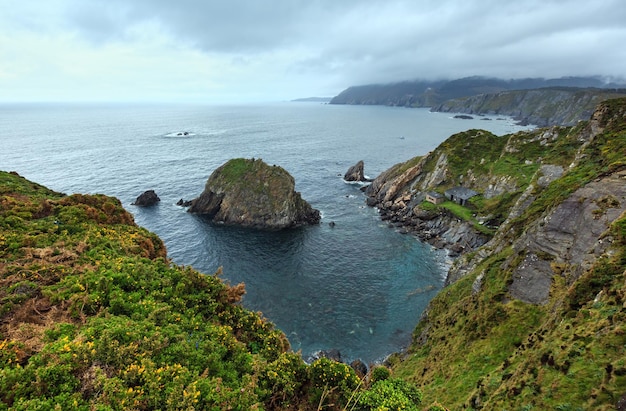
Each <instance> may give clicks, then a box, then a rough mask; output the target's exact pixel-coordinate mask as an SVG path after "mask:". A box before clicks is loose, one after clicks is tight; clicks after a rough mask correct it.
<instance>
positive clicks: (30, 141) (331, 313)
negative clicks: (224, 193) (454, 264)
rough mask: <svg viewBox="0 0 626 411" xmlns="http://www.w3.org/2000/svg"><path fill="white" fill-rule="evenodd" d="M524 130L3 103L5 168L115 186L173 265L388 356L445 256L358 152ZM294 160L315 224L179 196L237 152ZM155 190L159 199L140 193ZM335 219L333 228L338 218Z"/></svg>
mask: <svg viewBox="0 0 626 411" xmlns="http://www.w3.org/2000/svg"><path fill="white" fill-rule="evenodd" d="M470 128H483V129H487V130H490V131H492V132H494V133H496V134H498V135H503V134H506V133H511V132H515V131H518V130H520V129H521V127H519V126H516V125H515V124H514V123H513V122H512V121H511V120H510V119H492V120H491V121H485V119H484V118H477V119H474V120H461V119H455V118H453V116H451V115H450V114H443V113H430V112H429V111H428V110H427V109H405V108H391V107H379V106H336V105H326V104H317V103H274V104H264V105H250V106H182V105H177V106H167V105H143V106H135V105H113V104H111V105H76V104H74V105H72V104H31V105H28V104H22V105H7V104H4V105H0V144H1V145H0V169H2V170H4V171H16V172H18V173H19V174H20V175H22V176H24V177H26V178H28V179H30V180H33V181H35V182H38V183H40V184H43V185H45V186H47V187H49V188H51V189H53V190H56V191H60V192H64V193H67V194H71V193H102V194H107V195H111V196H115V197H118V198H119V199H120V200H121V201H122V203H123V205H124V207H125V208H126V209H127V210H128V211H130V212H131V213H132V214H133V215H134V218H135V221H136V222H137V224H139V225H141V226H143V227H145V228H147V229H148V230H150V231H153V232H155V233H156V234H158V235H159V236H160V237H161V238H162V239H163V240H164V242H165V245H166V247H167V250H168V255H169V257H170V258H171V259H172V260H173V262H174V263H177V264H181V265H190V266H193V267H194V268H196V269H197V270H199V271H201V272H204V273H208V274H212V273H214V272H215V271H216V270H217V269H218V268H219V267H222V269H223V278H224V279H225V280H226V281H228V282H230V283H231V284H237V283H239V282H244V283H245V284H246V295H245V296H244V298H243V301H242V303H243V305H244V306H246V307H248V308H250V309H252V310H255V311H261V312H262V313H263V315H264V316H265V317H266V318H268V319H269V320H270V321H272V322H273V323H275V324H276V326H277V327H278V328H280V329H281V330H282V331H283V332H284V333H285V334H286V335H287V337H288V339H289V341H290V343H291V346H292V348H293V349H294V350H295V351H298V350H300V351H301V352H302V354H303V356H304V357H305V358H306V357H309V356H311V355H314V354H315V353H316V352H318V351H320V350H330V349H337V350H339V351H340V352H341V354H342V356H343V358H344V359H346V360H352V359H356V358H360V359H362V360H363V361H365V362H374V361H378V360H381V359H383V358H384V357H385V356H387V355H388V354H390V353H392V352H396V351H398V350H401V349H402V348H403V347H405V346H407V345H408V343H409V342H410V338H411V332H412V330H413V328H414V327H415V325H416V324H417V322H418V320H419V318H420V315H421V314H422V312H423V310H424V308H425V307H426V305H427V304H428V302H429V301H430V299H431V298H433V296H434V295H435V294H436V293H437V292H438V290H439V289H440V288H441V287H442V285H443V281H444V278H445V272H446V267H447V263H448V260H447V258H446V255H445V253H443V252H441V251H437V250H434V249H433V248H432V247H430V246H428V245H425V244H422V243H420V242H419V241H417V240H416V239H415V238H413V237H411V236H407V235H402V234H400V233H398V232H397V231H396V230H394V229H393V228H391V227H389V226H388V225H387V224H385V223H384V222H382V221H381V220H380V219H379V217H378V215H377V211H376V210H375V209H373V208H369V207H366V206H365V197H364V195H363V194H362V192H361V190H360V188H361V185H359V184H348V183H346V182H344V181H343V179H342V176H343V174H344V173H345V172H346V171H347V169H348V168H349V167H350V166H352V165H353V164H355V163H356V162H357V161H359V160H364V162H365V173H366V174H367V175H368V176H370V177H375V176H377V175H378V174H379V173H381V172H382V171H384V170H386V169H387V168H389V167H391V166H392V165H394V164H396V163H398V162H403V161H406V160H408V159H410V158H411V157H414V156H417V155H424V154H426V153H427V152H428V151H430V150H433V149H434V148H436V147H437V145H438V144H439V143H441V142H442V141H443V140H445V139H446V138H447V137H449V136H450V135H452V134H453V133H455V132H459V131H464V130H467V129H470ZM236 157H244V158H262V159H263V160H264V161H265V162H267V163H268V164H276V165H280V166H281V167H283V168H285V169H286V170H287V171H288V172H289V173H291V174H292V175H293V176H294V178H295V180H296V189H297V190H298V191H300V192H301V194H302V197H303V198H304V199H305V200H307V201H308V202H309V203H310V204H311V205H312V206H313V207H314V208H317V209H318V210H320V211H321V213H322V222H321V224H320V225H318V226H312V227H303V228H298V229H293V230H285V231H279V232H268V231H259V230H252V229H243V228H235V227H224V226H216V225H212V224H211V223H209V222H207V221H206V220H205V219H203V218H201V217H199V216H195V215H191V214H189V213H187V212H186V211H185V209H184V208H182V207H179V206H177V205H176V202H177V201H178V200H179V199H185V200H191V199H193V198H195V197H197V196H198V195H199V194H200V193H201V192H202V190H203V189H204V184H205V183H206V180H207V178H208V177H209V175H210V174H211V172H213V170H215V168H217V167H219V166H220V165H221V164H223V163H224V162H226V161H227V160H229V159H231V158H236ZM149 189H153V190H155V191H156V192H157V194H158V195H159V197H160V198H161V202H160V203H159V204H158V205H157V206H155V207H152V208H139V207H135V206H132V205H131V203H132V202H133V201H134V200H135V199H136V198H137V196H138V195H139V194H141V193H142V192H144V191H145V190H149ZM330 222H333V223H334V225H330V224H329V223H330Z"/></svg>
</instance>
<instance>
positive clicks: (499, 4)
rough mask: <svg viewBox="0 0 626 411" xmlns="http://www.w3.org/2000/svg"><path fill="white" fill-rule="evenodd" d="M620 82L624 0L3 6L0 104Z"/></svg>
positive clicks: (149, 0)
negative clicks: (478, 78) (485, 80)
mask: <svg viewBox="0 0 626 411" xmlns="http://www.w3.org/2000/svg"><path fill="white" fill-rule="evenodd" d="M472 75H483V76H497V77H503V78H521V77H561V76H573V75H603V76H613V77H619V78H624V76H626V1H624V0H536V1H535V0H515V1H509V0H433V1H431V0H407V1H402V0H360V1H357V0H41V1H39V0H0V101H116V100H121V101H191V102H207V103H219V102H227V103H231V102H252V101H281V100H290V99H294V98H298V97H308V96H334V95H336V94H338V93H339V92H341V91H342V90H343V89H345V88H347V87H349V86H352V85H359V84H368V83H386V82H395V81H402V80H410V79H442V78H449V79H453V78H460V77H465V76H472Z"/></svg>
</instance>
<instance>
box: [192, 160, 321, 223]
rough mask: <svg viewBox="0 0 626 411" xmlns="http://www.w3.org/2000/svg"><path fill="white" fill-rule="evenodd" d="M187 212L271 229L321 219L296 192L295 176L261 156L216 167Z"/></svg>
mask: <svg viewBox="0 0 626 411" xmlns="http://www.w3.org/2000/svg"><path fill="white" fill-rule="evenodd" d="M188 211H189V212H190V213H194V214H201V215H205V216H207V217H208V218H210V219H211V220H212V221H213V222H216V223H222V224H227V225H239V226H243V227H253V228H261V229H271V230H276V229H283V228H290V227H298V226H302V225H308V224H318V223H319V222H320V212H319V211H318V210H315V209H314V208H313V207H311V205H310V204H309V203H307V202H306V201H305V200H303V199H302V197H301V196H300V193H299V192H297V191H295V180H294V178H293V177H292V176H291V175H290V174H289V173H288V172H287V171H286V170H285V169H283V168H282V167H279V166H276V165H273V166H270V165H268V164H266V163H265V162H263V160H261V159H243V158H237V159H232V160H229V161H228V162H226V163H225V164H224V165H222V166H220V167H219V168H217V169H216V170H215V171H214V172H213V173H212V174H211V176H210V177H209V179H208V181H207V183H206V186H205V188H204V191H203V192H202V194H200V196H199V197H198V198H196V199H195V200H193V201H192V202H191V206H190V207H189V210H188Z"/></svg>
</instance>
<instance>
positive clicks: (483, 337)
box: [394, 99, 626, 410]
mask: <svg viewBox="0 0 626 411" xmlns="http://www.w3.org/2000/svg"><path fill="white" fill-rule="evenodd" d="M560 130H561V131H560V132H559V133H558V134H559V137H557V138H555V139H554V140H553V143H552V148H551V149H550V150H546V149H545V147H547V146H548V145H546V144H545V143H544V144H543V145H541V141H542V140H541V139H536V141H535V142H534V143H532V144H530V143H529V145H526V146H525V148H524V149H523V150H519V151H514V153H513V154H515V155H519V156H523V157H527V158H530V159H533V158H534V156H533V154H532V153H535V152H536V150H540V149H542V150H543V152H542V153H543V154H542V162H544V163H552V164H555V163H556V164H560V165H562V166H564V167H565V172H564V174H563V175H562V176H561V177H560V178H558V179H555V180H554V181H552V182H551V183H550V184H548V185H547V186H545V187H542V186H540V185H538V184H536V182H535V181H534V180H528V181H526V184H525V185H521V188H522V189H524V191H526V193H527V196H526V197H525V198H526V199H527V200H528V201H526V203H525V206H524V207H523V208H521V209H520V211H519V216H518V217H516V218H512V219H511V221H510V222H509V223H508V224H504V225H503V226H501V227H500V229H499V231H498V232H497V233H496V235H495V237H494V238H493V240H492V241H491V242H489V243H488V244H487V245H485V246H484V247H483V248H482V249H480V250H478V252H475V253H471V254H467V255H465V256H464V257H462V258H461V259H459V260H458V261H457V263H456V265H455V267H453V270H452V271H453V272H455V271H456V272H457V275H456V277H455V278H458V280H457V281H456V282H453V283H452V284H451V285H449V286H447V287H446V288H444V289H443V290H442V291H441V292H440V293H439V295H438V296H436V297H435V298H434V299H433V300H432V302H431V303H430V305H429V308H428V310H427V314H426V315H425V317H424V318H423V319H422V321H420V323H419V325H418V327H417V328H416V330H415V333H414V342H413V344H412V346H411V348H410V350H409V352H408V353H406V355H398V356H397V357H396V359H395V360H396V361H397V363H396V365H395V366H394V371H395V373H396V376H399V377H401V378H404V379H406V380H408V381H413V382H415V383H417V384H418V386H420V388H421V389H422V390H423V392H424V395H425V396H426V397H428V398H434V399H436V400H438V401H440V402H441V403H443V404H445V405H446V406H448V407H450V409H475V410H478V409H484V410H548V409H551V410H589V409H594V410H612V409H623V407H624V404H625V403H626V396H625V394H626V308H625V307H626V290H625V288H624V287H625V284H626V283H625V281H626V212H625V210H626V184H625V183H624V182H625V181H626V100H624V99H620V100H610V101H608V102H606V103H605V104H602V105H600V107H599V108H598V110H597V111H596V113H595V114H594V117H593V118H592V121H591V122H589V123H585V124H581V125H579V126H577V127H576V128H572V129H567V128H561V129H560ZM544 132H545V130H539V131H536V132H533V133H535V135H539V134H538V133H544ZM529 135H531V136H532V133H531V134H529ZM527 136H528V134H523V133H520V134H518V138H521V137H525V138H527ZM461 141H469V140H467V139H461V138H460V137H458V138H457V142H456V143H455V141H454V140H448V142H446V143H445V144H446V145H452V146H453V147H448V149H446V150H447V151H446V152H447V153H448V158H449V165H450V170H449V171H450V173H449V175H459V174H457V173H461V174H465V175H467V166H459V165H458V163H459V162H467V161H471V160H468V159H467V157H464V156H462V155H458V156H456V157H455V153H458V152H459V150H461V147H462V146H463V144H459V143H460V142H461ZM508 144H510V139H509V143H508ZM466 147H473V146H472V145H467V146H466ZM542 147H543V148H542ZM478 152H480V153H481V156H485V157H488V156H489V153H490V152H495V153H497V152H503V151H502V149H501V147H498V146H497V145H496V144H494V145H493V149H492V150H490V149H489V147H488V145H483V147H482V149H479V150H478ZM483 152H484V153H486V154H484V155H483V154H482V153H483ZM504 153H506V150H504ZM559 153H560V155H559ZM510 155H511V156H510ZM457 159H458V160H457ZM461 159H464V160H461ZM513 160H514V158H513V156H512V154H511V153H508V154H503V155H501V156H499V157H498V158H492V159H491V160H490V161H488V162H485V163H483V165H484V166H485V170H481V171H479V172H478V173H477V174H481V173H484V172H493V171H494V170H506V169H508V171H506V173H510V174H511V175H512V176H517V177H516V178H517V179H518V181H519V183H523V182H524V181H523V180H524V179H523V178H521V177H522V176H532V175H533V170H535V169H536V168H537V166H536V165H535V164H534V162H533V164H529V165H528V167H529V169H528V170H525V169H524V168H523V167H520V168H519V169H518V170H517V171H514V170H513V169H512V168H507V167H504V164H506V163H507V162H511V164H520V163H519V162H514V161H513ZM486 164H489V165H486ZM471 167H472V168H473V169H474V172H475V173H476V170H478V168H477V166H476V165H472V166H471ZM528 183H530V185H528ZM524 187H525V188H524ZM459 272H460V273H461V274H458V273H459ZM538 294H541V295H538Z"/></svg>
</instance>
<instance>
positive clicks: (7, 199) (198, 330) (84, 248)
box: [0, 172, 421, 411]
mask: <svg viewBox="0 0 626 411" xmlns="http://www.w3.org/2000/svg"><path fill="white" fill-rule="evenodd" d="M219 274H220V273H219V272H217V273H215V274H214V275H205V274H201V273H199V272H197V271H195V270H193V269H191V268H189V267H181V266H177V265H174V264H172V263H171V262H169V261H168V260H167V258H166V253H165V248H164V246H163V243H162V242H161V240H160V239H159V238H158V237H157V236H155V235H154V234H152V233H150V232H148V231H146V230H145V229H142V228H140V227H137V226H136V225H135V224H134V222H133V219H132V216H131V215H130V214H129V213H127V212H126V211H125V210H124V209H123V208H122V206H121V204H120V202H119V201H118V200H117V199H114V198H111V197H107V196H103V195H71V196H64V195H62V194H59V193H55V192H52V191H50V190H48V189H46V188H45V187H42V186H40V185H37V184H35V183H31V182H29V181H27V180H25V179H23V178H22V177H20V176H18V175H16V174H11V173H5V172H0V410H5V409H6V410H8V409H11V410H44V409H46V410H47V409H64V410H65V409H72V410H94V409H95V410H125V409H128V410H179V409H181V410H182V409H185V410H192V409H196V410H205V409H211V410H225V409H233V410H253V409H258V410H261V409H267V410H302V411H307V410H317V409H328V410H339V409H347V407H348V406H349V407H350V408H349V409H354V410H364V411H367V410H372V409H382V408H380V407H379V404H383V405H384V406H386V407H387V408H385V409H415V407H416V403H418V402H419V401H420V400H421V394H420V393H419V392H418V391H417V388H416V387H415V386H414V385H411V384H409V383H407V382H404V381H395V380H393V379H390V380H389V381H390V382H388V383H387V382H385V385H380V384H379V383H380V382H381V381H382V377H381V375H385V372H386V373H387V374H386V377H385V381H386V380H387V377H389V372H388V370H386V369H384V370H382V369H381V370H379V371H377V372H376V375H377V376H378V378H379V379H378V380H375V379H373V378H372V379H370V378H364V379H363V380H362V379H360V378H359V377H358V376H357V375H356V373H355V371H354V370H353V369H352V368H350V367H349V366H347V365H345V364H341V363H336V362H333V361H331V360H328V359H325V358H322V359H319V360H317V361H315V362H314V363H313V364H311V365H307V364H305V363H304V362H303V360H302V358H301V357H300V355H299V354H297V353H293V352H290V351H289V344H288V342H287V340H286V338H285V336H284V335H283V334H282V333H281V332H280V331H279V330H276V329H275V328H274V326H273V325H272V324H271V323H269V322H268V321H267V320H265V319H264V318H263V317H262V316H261V315H260V314H259V313H254V312H251V311H248V310H246V309H244V308H243V307H241V306H240V305H239V304H238V301H239V300H240V298H241V296H242V295H243V294H244V292H245V290H244V286H243V284H239V285H235V286H229V285H227V284H225V283H224V282H223V281H222V280H221V279H220V278H219Z"/></svg>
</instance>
